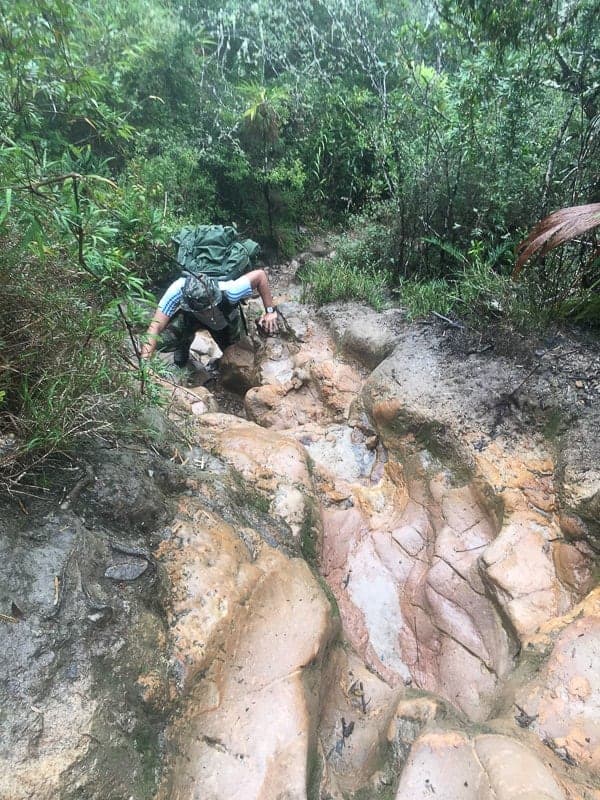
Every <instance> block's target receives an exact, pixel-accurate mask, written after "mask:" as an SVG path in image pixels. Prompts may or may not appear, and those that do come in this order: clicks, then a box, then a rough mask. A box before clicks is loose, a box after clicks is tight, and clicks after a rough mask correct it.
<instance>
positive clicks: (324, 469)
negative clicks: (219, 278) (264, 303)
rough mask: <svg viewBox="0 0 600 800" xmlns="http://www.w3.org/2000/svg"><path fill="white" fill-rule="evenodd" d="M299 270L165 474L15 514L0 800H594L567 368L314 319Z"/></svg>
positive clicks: (189, 423)
mask: <svg viewBox="0 0 600 800" xmlns="http://www.w3.org/2000/svg"><path fill="white" fill-rule="evenodd" d="M325 251H326V248H325ZM309 257H310V254H307V255H306V258H309ZM302 260H306V259H305V258H304V257H303V259H302ZM300 261H301V260H300V259H299V260H298V262H290V264H288V265H284V268H282V269H281V270H280V272H279V273H278V274H276V275H275V276H274V280H273V284H274V285H275V286H276V289H277V291H278V292H279V294H280V296H281V295H283V296H282V297H281V308H282V310H283V319H282V331H281V334H280V335H279V336H277V337H265V338H261V337H258V336H257V335H254V334H253V335H252V337H251V339H249V340H246V341H245V342H243V343H242V344H241V345H239V346H234V347H233V348H230V349H229V350H228V351H227V352H226V353H225V354H223V358H222V368H221V371H220V373H219V375H218V376H216V377H215V376H213V377H212V378H211V377H210V375H208V373H206V369H205V368H206V367H207V366H209V365H210V362H211V360H214V358H216V357H218V355H219V354H218V353H216V352H215V350H214V348H213V347H212V345H211V343H210V342H209V341H207V340H206V338H205V337H204V338H203V337H198V339H197V341H196V342H195V343H194V348H195V356H194V357H195V358H197V359H198V360H199V363H200V364H201V366H202V370H204V371H202V370H199V371H198V374H199V375H200V373H202V375H203V377H202V383H203V385H199V386H185V385H175V384H173V383H168V384H165V389H166V390H168V392H169V397H170V404H169V406H168V408H167V415H166V416H164V415H163V416H161V415H160V414H157V412H155V411H152V412H148V413H147V415H146V417H145V418H147V421H148V430H149V435H150V432H151V436H152V437H153V438H152V440H151V441H152V444H151V446H141V445H140V446H135V447H130V448H129V449H127V448H126V447H122V448H119V449H114V450H109V449H106V450H103V451H99V452H96V453H94V454H92V453H90V454H89V457H86V458H87V461H86V462H85V463H83V465H82V466H81V468H80V469H79V471H78V472H77V473H76V474H75V475H74V476H73V478H72V480H71V481H70V482H69V484H68V486H67V489H66V491H65V492H64V493H62V494H61V495H59V496H57V497H56V498H55V502H54V503H48V502H47V503H46V506H44V509H43V512H42V511H41V510H40V509H41V506H40V507H39V509H38V510H36V511H35V513H30V514H27V513H23V511H22V510H19V509H18V508H16V506H15V505H14V504H12V505H10V506H7V507H6V508H7V513H6V514H5V515H4V517H3V518H2V521H1V522H0V525H1V526H2V537H1V538H0V549H1V553H2V558H1V559H0V613H1V614H2V617H0V625H2V626H3V632H4V633H5V642H6V646H5V647H4V648H3V652H2V653H0V660H1V661H2V674H3V675H4V678H3V679H2V682H1V683H0V690H1V692H2V709H3V711H2V714H1V715H0V733H1V734H2V735H1V741H2V744H1V746H0V758H1V761H2V766H3V769H2V776H0V796H1V797H2V798H4V797H6V798H7V800H13V799H14V800H17V799H18V800H21V798H23V800H25V798H32V797H35V798H36V800H37V798H41V800H46V798H47V799H48V800H50V798H59V799H60V800H62V799H63V798H64V799H65V800H71V798H72V799H73V800H75V798H79V799H80V800H81V799H83V800H85V799H86V798H90V800H100V798H103V800H106V798H110V800H113V798H114V800H124V798H133V799H134V800H150V798H152V800H200V798H202V800H221V798H223V800H225V799H226V798H227V800H230V798H239V800H254V799H256V800H275V798H277V800H283V798H288V799H289V800H291V799H292V798H298V800H365V798H369V800H389V798H396V800H413V799H415V798H427V800H429V799H430V798H432V797H435V796H437V797H443V798H445V800H446V799H452V798H456V800H488V798H489V800H492V798H495V799H496V800H498V799H501V800H504V798H506V800H508V799H509V798H517V797H519V798H547V799H548V798H550V799H551V800H575V798H580V800H591V798H594V800H598V798H599V797H600V789H599V787H600V774H599V773H600V755H599V754H600V708H599V697H600V685H599V681H598V678H597V662H598V655H599V650H600V623H599V620H600V609H599V605H598V603H599V601H598V589H597V588H595V587H596V586H597V583H598V581H597V575H598V572H597V550H598V538H597V537H598V531H599V529H600V528H599V525H600V520H599V508H598V497H599V496H600V494H599V492H600V476H599V474H598V471H597V466H598V463H599V462H598V455H599V453H598V447H599V446H600V445H599V444H598V436H597V431H598V421H599V420H598V409H597V408H596V406H595V405H594V404H591V405H590V404H589V403H588V402H587V401H585V398H583V400H582V397H581V396H580V395H581V392H580V391H579V389H578V387H577V386H574V385H573V381H571V378H570V377H569V376H570V373H569V376H567V378H566V379H565V378H564V376H563V374H562V373H561V372H560V371H559V370H557V369H554V367H555V366H556V363H558V362H557V360H556V359H559V357H560V358H562V355H561V353H562V351H563V349H564V350H565V352H568V348H566V345H565V343H564V342H562V341H561V342H560V343H559V345H556V346H555V345H554V344H553V345H552V346H550V345H549V346H548V347H547V348H546V349H544V350H540V351H539V353H541V355H537V356H536V355H534V354H533V355H532V354H529V355H528V354H527V353H526V352H525V347H524V345H523V347H522V348H521V350H519V353H518V357H517V358H515V357H511V355H510V353H509V352H508V351H507V350H506V349H505V348H503V347H501V346H500V345H498V347H494V348H492V349H493V350H494V352H491V353H490V348H489V347H488V344H489V343H488V342H487V341H486V342H483V343H481V342H475V343H473V342H471V341H469V342H466V343H462V344H461V343H460V342H458V341H456V340H455V339H454V338H453V337H455V336H456V335H457V334H456V331H455V330H454V329H452V331H451V332H450V335H449V336H445V335H444V336H439V335H438V334H440V333H444V334H445V333H446V331H444V330H443V328H439V329H438V328H434V327H432V326H427V327H425V326H420V325H418V324H407V323H406V322H404V321H403V319H402V315H401V313H400V312H398V311H389V312H385V313H384V314H376V313H375V312H374V311H371V310H368V309H364V308H363V307H358V306H354V305H351V306H349V307H344V306H332V307H329V308H326V309H323V310H322V311H321V312H320V314H319V315H318V316H317V315H316V314H315V313H314V312H313V311H312V310H311V309H310V308H307V307H305V306H302V305H300V304H299V303H298V302H297V300H296V298H297V297H298V294H299V289H298V286H297V285H294V284H293V279H294V274H295V271H296V270H297V269H298V267H299V265H300ZM259 313H260V305H259V304H258V303H255V302H253V303H251V304H250V306H249V308H248V313H247V316H248V319H249V328H250V330H251V331H252V330H254V325H253V319H254V318H255V317H256V316H258V315H259ZM325 322H326V323H327V325H328V326H330V328H331V333H329V332H328V331H327V330H326V328H325V326H324V323H325ZM557 348H558V349H557ZM561 348H562V349H561ZM590 357H591V356H590ZM536 358H537V359H538V361H540V365H539V366H536V364H535V359H536ZM528 359H529V360H528ZM588 360H589V359H588ZM586 363H587V362H586ZM590 363H591V361H590ZM533 367H535V369H534V368H533ZM205 373H206V374H205ZM577 374H579V373H577ZM188 382H189V381H188ZM182 383H183V381H181V382H180V384H182ZM588 383H589V382H588ZM586 385H587V384H586ZM591 385H592V384H591V383H590V386H591ZM588 388H589V387H588ZM230 389H233V390H235V391H237V392H238V393H239V395H238V396H237V397H236V396H235V395H234V394H231V393H230V391H229V390H230ZM586 391H587V390H586ZM586 397H587V395H586ZM224 412H229V413H224ZM169 418H170V420H174V421H175V424H176V426H175V427H173V422H170V421H169ZM32 509H33V507H32ZM27 510H28V509H27V508H26V509H25V511H27Z"/></svg>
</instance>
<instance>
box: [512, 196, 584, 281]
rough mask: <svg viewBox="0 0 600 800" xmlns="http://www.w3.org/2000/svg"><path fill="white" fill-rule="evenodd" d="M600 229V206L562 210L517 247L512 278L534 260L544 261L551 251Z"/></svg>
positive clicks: (539, 226)
mask: <svg viewBox="0 0 600 800" xmlns="http://www.w3.org/2000/svg"><path fill="white" fill-rule="evenodd" d="M597 225H600V203H590V204H589V205H585V206H570V207H569V208H561V209H559V210H558V211H555V212H554V213H552V214H550V215H549V216H548V217H545V218H544V219H542V220H540V222H538V224H537V225H536V226H535V227H534V228H533V230H532V231H531V233H530V234H529V236H528V237H527V238H526V239H524V240H523V241H522V242H521V243H520V244H519V246H518V247H517V260H516V262H515V268H514V270H513V278H516V277H517V275H518V274H519V272H521V270H522V268H523V266H524V265H525V264H526V263H527V261H529V260H530V259H531V258H532V257H533V256H538V257H542V256H545V255H546V253H549V252H550V250H553V249H554V248H555V247H558V246H559V245H561V244H564V243H565V242H568V241H571V240H572V239H574V238H575V237H577V236H580V235H581V234H582V233H586V232H587V231H589V230H591V229H592V228H595V227H596V226H597Z"/></svg>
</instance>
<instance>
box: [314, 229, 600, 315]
mask: <svg viewBox="0 0 600 800" xmlns="http://www.w3.org/2000/svg"><path fill="white" fill-rule="evenodd" d="M353 224H354V226H355V227H354V229H353V232H351V233H347V234H344V235H343V236H339V237H337V239H336V240H335V243H334V244H335V252H334V253H333V255H332V256H331V257H330V258H326V259H321V260H319V261H315V262H312V263H310V264H308V265H307V266H306V267H305V268H304V270H303V271H302V273H301V276H300V277H301V279H302V280H303V282H304V292H303V297H304V299H305V300H306V301H309V302H314V303H316V304H318V305H324V304H326V303H331V302H335V301H339V300H357V301H362V302H365V303H368V304H369V305H371V306H372V307H373V308H375V309H376V310H381V309H382V308H384V307H386V306H400V307H401V308H402V309H403V310H404V312H405V313H406V316H407V318H408V319H416V318H421V317H426V316H428V315H430V314H432V313H436V314H440V315H442V316H452V317H454V318H457V319H461V320H464V321H466V322H469V324H471V325H472V326H474V327H477V326H480V325H484V324H487V323H489V322H490V321H494V320H503V321H505V322H509V323H510V324H512V325H513V326H514V327H515V328H517V329H520V330H528V329H529V330H532V329H541V328H544V327H546V326H547V325H548V324H550V323H552V322H556V321H557V320H561V319H562V320H569V321H573V322H580V323H585V324H591V325H594V324H596V325H597V324H598V323H600V313H598V309H600V291H599V290H600V281H595V282H588V285H580V283H577V281H576V280H575V277H574V274H575V275H576V274H577V268H576V267H575V266H573V267H572V268H570V269H568V268H566V267H565V265H564V263H563V261H564V256H562V260H560V257H559V256H554V257H553V260H549V261H548V263H547V264H546V265H545V272H546V278H545V279H544V280H540V279H539V275H532V276H524V277H523V279H522V280H519V281H515V280H513V279H512V278H511V274H512V270H513V260H514V243H513V241H512V239H508V238H506V239H505V240H503V241H501V242H500V244H496V245H492V244H490V243H488V242H486V241H483V240H474V241H472V242H471V244H470V246H469V247H468V248H467V249H466V250H464V251H463V250H461V249H459V248H457V247H455V246H454V245H452V244H449V243H447V242H443V241H440V240H439V239H436V238H433V237H423V239H422V242H421V245H420V246H421V247H422V249H423V250H424V249H425V248H427V250H428V253H429V257H428V263H429V264H430V265H431V264H432V263H434V264H435V266H434V267H431V266H430V267H429V268H428V269H425V268H424V267H423V268H422V269H421V270H420V271H417V272H415V271H414V270H409V269H408V267H407V264H406V262H404V261H403V245H402V242H401V234H400V232H399V231H398V230H397V229H395V228H394V225H393V219H392V218H391V217H390V216H389V215H388V216H387V217H384V218H383V219H380V220H379V221H378V220H375V221H374V220H366V219H365V218H364V217H359V218H356V219H355V220H354V221H353ZM432 250H437V251H438V252H439V258H438V259H437V260H435V259H433V257H432V255H431V252H432Z"/></svg>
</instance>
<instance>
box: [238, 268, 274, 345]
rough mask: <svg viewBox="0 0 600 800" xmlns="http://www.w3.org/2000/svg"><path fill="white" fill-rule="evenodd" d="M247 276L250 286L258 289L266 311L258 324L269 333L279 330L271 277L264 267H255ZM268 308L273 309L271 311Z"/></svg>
mask: <svg viewBox="0 0 600 800" xmlns="http://www.w3.org/2000/svg"><path fill="white" fill-rule="evenodd" d="M245 277H246V278H247V279H248V280H249V281H250V286H251V287H252V289H253V290H256V291H257V292H258V293H259V295H260V299H261V300H262V302H263V305H264V307H265V313H264V314H263V315H262V316H261V317H260V318H259V320H258V324H259V325H260V326H261V328H263V329H264V330H265V331H267V332H268V333H276V331H277V311H275V308H274V305H273V295H272V294H271V287H270V286H269V279H268V278H267V273H266V272H265V271H264V269H255V270H252V272H248V273H247V274H246V275H245ZM268 309H271V311H269V310H268Z"/></svg>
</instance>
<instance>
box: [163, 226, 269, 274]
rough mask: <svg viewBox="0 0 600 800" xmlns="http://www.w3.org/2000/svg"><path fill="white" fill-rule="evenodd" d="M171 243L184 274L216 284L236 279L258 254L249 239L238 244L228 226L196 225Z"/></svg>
mask: <svg viewBox="0 0 600 800" xmlns="http://www.w3.org/2000/svg"><path fill="white" fill-rule="evenodd" d="M173 241H174V242H175V244H177V245H178V249H177V263H178V264H179V265H180V267H181V268H182V270H183V271H184V272H188V273H191V274H192V275H199V274H202V275H206V276H207V277H210V278H216V279H217V280H222V281H229V280H234V279H235V278H239V277H240V275H243V274H244V273H245V272H247V271H248V269H249V268H250V266H251V262H252V260H253V259H255V258H256V256H257V255H258V254H259V252H260V246H259V245H258V243H257V242H254V241H252V239H244V240H242V241H241V240H240V239H239V237H238V234H237V231H236V229H235V228H232V227H231V226H230V225H197V226H196V227H195V228H189V227H188V228H182V230H180V231H179V233H178V234H177V235H176V236H173Z"/></svg>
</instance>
